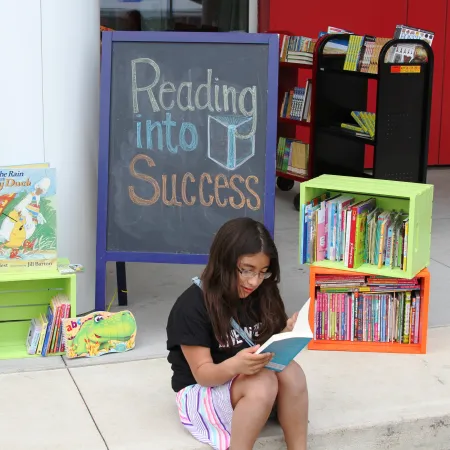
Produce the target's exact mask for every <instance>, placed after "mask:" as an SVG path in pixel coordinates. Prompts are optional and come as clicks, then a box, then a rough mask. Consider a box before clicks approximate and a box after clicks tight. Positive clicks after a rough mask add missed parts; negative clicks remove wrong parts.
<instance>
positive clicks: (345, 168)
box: [311, 34, 434, 183]
mask: <svg viewBox="0 0 450 450" xmlns="http://www.w3.org/2000/svg"><path fill="white" fill-rule="evenodd" d="M358 38H359V41H358ZM335 39H338V40H340V41H342V40H347V41H348V42H349V44H348V50H347V52H346V54H341V55H339V54H335V55H330V54H326V52H324V51H325V48H326V46H327V45H328V44H329V43H331V42H333V40H335ZM368 39H371V40H372V42H368ZM371 44H374V45H373V46H372V48H373V49H374V50H369V51H368V52H367V51H364V52H363V50H364V49H366V48H368V47H369V46H370V45H371ZM409 47H411V48H413V49H415V50H413V55H411V57H407V56H406V54H405V56H404V55H402V54H401V52H402V51H403V50H401V49H405V52H406V51H408V49H409ZM367 53H369V58H368V59H367V58H366V60H364V57H365V55H366V54H367ZM362 54H364V56H363V57H362V58H360V57H361V55H362ZM405 61H408V62H405ZM433 61H434V59H433V51H432V49H431V47H430V45H429V44H428V43H427V42H426V41H425V40H416V39H386V38H375V37H370V36H354V35H349V34H334V35H325V36H323V37H322V38H320V39H319V41H318V42H317V44H316V48H315V55H314V68H313V82H312V86H313V95H312V105H311V116H312V117H311V148H312V149H313V151H312V152H311V158H312V166H311V170H312V172H311V175H312V176H314V177H316V176H319V175H322V174H334V175H348V176H359V177H365V176H368V175H367V174H366V173H365V171H364V152H365V148H366V145H370V146H373V148H374V163H373V178H380V179H387V180H400V181H410V182H415V183H425V182H426V170H427V164H428V137H429V128H430V112H431V90H432V81H433ZM371 80H374V82H375V83H376V89H377V95H376V98H377V100H376V112H375V113H372V114H371V117H370V119H372V126H370V121H369V126H368V127H367V128H368V129H365V128H366V127H365V125H364V123H360V122H359V121H358V122H355V120H354V119H355V113H356V114H359V113H367V100H368V86H369V82H370V81H371ZM356 119H358V117H356ZM352 123H353V124H354V126H352V125H351V124H352ZM349 125H350V126H349ZM358 125H362V128H363V129H362V130H360V131H361V132H358V130H357V129H358V128H361V127H360V126H358Z"/></svg>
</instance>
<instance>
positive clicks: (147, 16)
mask: <svg viewBox="0 0 450 450" xmlns="http://www.w3.org/2000/svg"><path fill="white" fill-rule="evenodd" d="M100 16H101V25H102V26H104V27H108V28H112V29H114V30H129V31H175V30H176V31H179V30H182V31H189V30H192V31H244V32H248V31H249V30H248V23H249V22H248V21H249V0H100Z"/></svg>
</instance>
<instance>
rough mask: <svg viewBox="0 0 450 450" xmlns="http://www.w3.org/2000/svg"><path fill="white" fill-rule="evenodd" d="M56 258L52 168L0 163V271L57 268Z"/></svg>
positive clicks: (54, 189) (37, 165) (54, 195)
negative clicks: (3, 165) (4, 165)
mask: <svg viewBox="0 0 450 450" xmlns="http://www.w3.org/2000/svg"><path fill="white" fill-rule="evenodd" d="M56 258H57V246H56V174H55V169H52V168H50V167H48V165H46V164H36V165H32V164H29V165H24V166H8V167H0V271H1V270H8V269H16V268H30V269H49V268H51V267H55V268H56Z"/></svg>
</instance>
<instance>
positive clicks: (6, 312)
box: [0, 259, 76, 359]
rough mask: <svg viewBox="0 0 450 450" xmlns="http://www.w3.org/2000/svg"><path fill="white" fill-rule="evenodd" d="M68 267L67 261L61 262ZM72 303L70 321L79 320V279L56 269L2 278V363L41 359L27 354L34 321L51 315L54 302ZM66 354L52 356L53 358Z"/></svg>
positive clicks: (14, 274) (8, 274)
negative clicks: (65, 299) (65, 300)
mask: <svg viewBox="0 0 450 450" xmlns="http://www.w3.org/2000/svg"><path fill="white" fill-rule="evenodd" d="M58 263H61V264H66V263H68V261H67V260H63V259H62V260H58ZM58 294H60V295H64V296H66V297H68V298H69V300H70V317H75V316H76V275H75V274H61V273H60V272H59V271H58V270H56V269H49V270H41V271H34V272H33V271H31V272H30V271H23V272H22V273H21V272H18V271H16V272H14V273H7V272H5V273H1V274H0V310H1V317H0V359H16V358H27V357H34V356H38V355H37V354H34V355H29V354H28V352H27V334H28V332H29V329H30V321H31V320H32V319H33V318H35V317H39V315H40V314H43V315H44V316H45V315H46V313H47V310H48V306H49V304H50V301H51V299H52V298H53V297H54V296H56V295H58ZM56 354H62V353H52V355H56Z"/></svg>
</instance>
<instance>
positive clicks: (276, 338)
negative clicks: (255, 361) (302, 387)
mask: <svg viewBox="0 0 450 450" xmlns="http://www.w3.org/2000/svg"><path fill="white" fill-rule="evenodd" d="M309 304H310V300H309V299H308V301H307V302H306V303H305V304H304V305H303V308H302V309H301V310H300V312H299V313H298V317H297V322H296V323H295V326H294V329H293V330H292V331H286V332H285V333H279V334H274V335H273V336H272V337H271V338H270V339H269V340H267V341H266V342H265V343H264V344H263V345H262V346H261V347H260V348H259V349H258V350H257V351H256V353H257V354H259V353H274V354H275V356H274V357H273V358H272V360H271V361H270V362H269V364H267V365H266V366H265V367H266V369H271V370H274V371H275V372H281V371H282V370H283V369H284V368H285V367H286V366H287V365H288V364H289V363H290V362H291V361H292V360H293V359H294V358H295V357H296V356H297V355H298V354H299V353H300V352H301V351H302V350H303V349H304V348H305V347H306V346H307V345H308V344H309V342H310V341H311V339H312V338H313V333H312V331H311V327H310V326H309V320H308V315H309Z"/></svg>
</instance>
